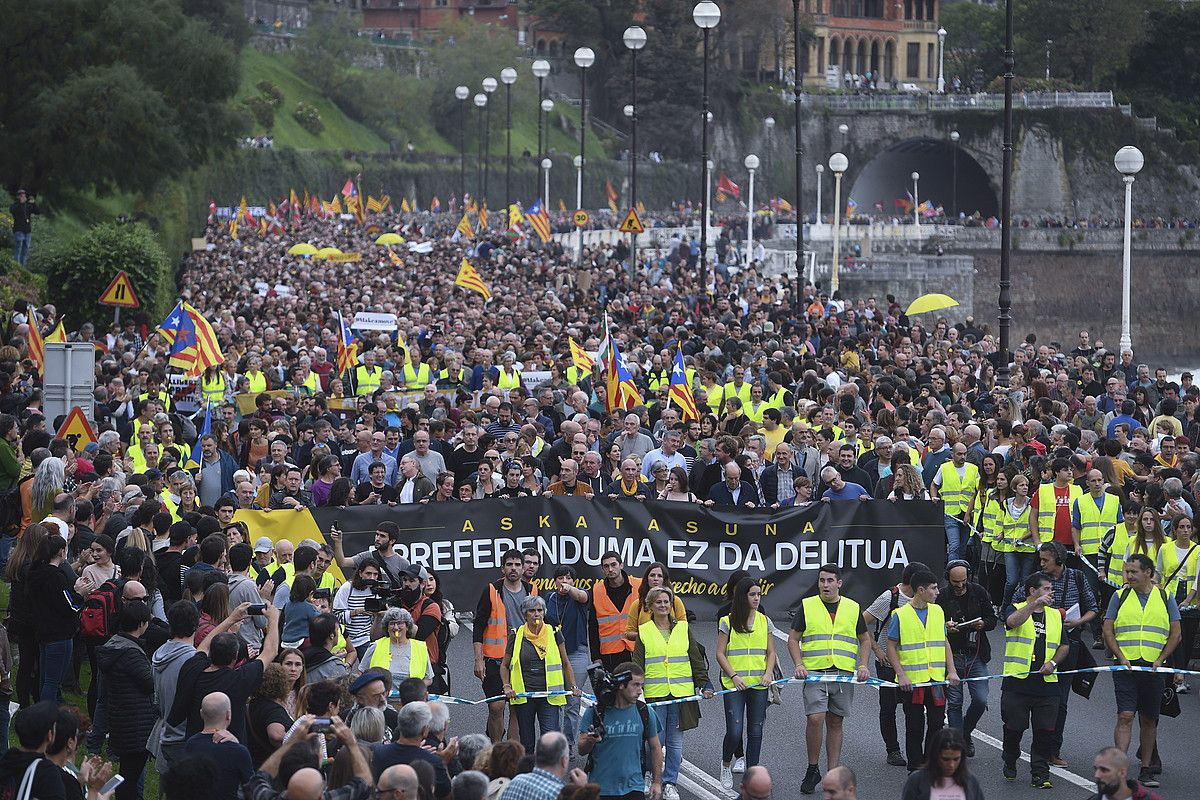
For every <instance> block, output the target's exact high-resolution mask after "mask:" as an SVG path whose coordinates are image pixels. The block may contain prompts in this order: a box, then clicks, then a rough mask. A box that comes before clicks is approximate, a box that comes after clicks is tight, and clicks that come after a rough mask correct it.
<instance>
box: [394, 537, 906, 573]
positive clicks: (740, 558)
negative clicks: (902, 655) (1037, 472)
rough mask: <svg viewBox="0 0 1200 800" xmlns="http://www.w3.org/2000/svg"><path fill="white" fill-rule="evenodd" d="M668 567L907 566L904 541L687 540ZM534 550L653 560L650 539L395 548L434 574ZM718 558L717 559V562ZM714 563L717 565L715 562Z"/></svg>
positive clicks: (679, 542)
mask: <svg viewBox="0 0 1200 800" xmlns="http://www.w3.org/2000/svg"><path fill="white" fill-rule="evenodd" d="M665 544H666V551H667V567H668V568H669V569H673V570H676V569H678V570H688V571H692V572H696V573H702V572H706V571H716V570H719V571H722V572H729V571H732V570H736V569H748V570H750V571H751V572H755V573H762V572H768V571H772V570H773V571H775V572H786V571H794V570H799V571H803V572H816V570H817V569H818V568H819V567H820V566H821V565H822V564H828V563H834V564H837V565H838V566H840V567H842V568H843V569H856V568H859V567H866V568H869V569H873V570H893V569H897V568H903V567H904V566H906V565H907V564H908V561H909V559H908V553H907V551H906V550H905V547H904V542H903V541H902V540H899V539H896V540H886V539H883V540H876V539H843V540H840V541H806V542H800V543H799V544H795V543H792V542H776V543H774V549H773V550H772V549H771V548H770V546H769V545H768V546H766V553H765V554H764V552H763V550H764V548H763V546H762V545H760V544H758V543H751V544H748V545H745V546H743V545H739V544H737V543H735V542H721V543H720V544H719V546H718V547H717V548H715V549H714V548H712V547H710V545H709V544H708V543H707V542H698V541H695V540H687V539H668V540H667V541H666V543H665ZM528 547H533V548H536V549H537V550H538V552H540V553H541V554H542V559H543V560H544V561H545V562H546V563H548V564H554V565H560V564H580V563H582V564H587V565H589V566H593V567H596V566H599V564H600V557H601V556H602V555H603V554H604V553H605V552H607V551H608V550H616V551H617V552H618V553H620V554H621V560H622V561H623V562H624V564H625V567H626V568H627V569H630V570H633V571H640V570H641V569H642V568H644V567H645V566H647V565H648V564H650V563H651V562H653V561H654V560H655V558H656V557H655V554H654V549H653V547H652V545H651V541H650V540H649V539H642V540H641V541H639V542H634V541H633V540H632V539H630V538H628V537H620V538H618V537H615V536H568V535H562V536H557V535H549V536H515V537H511V538H510V537H497V538H478V539H450V540H439V541H434V542H408V543H403V544H397V545H396V552H397V553H399V554H400V555H401V556H403V557H405V558H407V559H408V560H409V561H411V562H413V563H415V564H421V565H423V566H426V567H429V568H431V569H433V570H436V571H438V572H441V571H443V570H455V571H456V570H462V569H477V570H492V569H499V568H500V567H501V566H502V564H501V559H502V558H503V557H504V554H505V553H506V552H508V551H509V550H513V549H516V550H524V549H525V548H528ZM714 555H715V559H714ZM714 560H715V561H716V563H713V561H714Z"/></svg>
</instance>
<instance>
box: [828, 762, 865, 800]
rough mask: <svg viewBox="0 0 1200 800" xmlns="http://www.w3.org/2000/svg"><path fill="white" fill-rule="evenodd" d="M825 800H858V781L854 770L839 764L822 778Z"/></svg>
mask: <svg viewBox="0 0 1200 800" xmlns="http://www.w3.org/2000/svg"><path fill="white" fill-rule="evenodd" d="M821 797H822V798H823V800H858V779H857V778H856V777H855V776H854V770H852V769H850V768H849V767H847V766H846V765H845V764H839V765H838V766H836V767H834V768H833V769H831V770H829V772H826V773H825V777H823V778H821Z"/></svg>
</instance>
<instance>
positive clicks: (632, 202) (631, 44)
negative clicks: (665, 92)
mask: <svg viewBox="0 0 1200 800" xmlns="http://www.w3.org/2000/svg"><path fill="white" fill-rule="evenodd" d="M621 41H623V42H624V43H625V47H626V48H628V49H629V58H630V70H631V71H632V78H633V80H632V86H631V87H630V88H631V90H632V94H633V103H632V104H630V105H627V106H625V116H627V117H629V207H630V208H637V201H638V193H637V160H638V143H637V122H638V120H637V102H638V91H637V57H638V51H639V50H641V49H642V48H643V47H645V46H646V31H645V30H643V29H642V27H641V26H639V25H630V26H629V27H628V28H626V29H625V33H623V34H621ZM630 252H631V253H632V254H633V256H632V257H633V264H634V266H636V265H637V234H636V233H634V234H631V235H630Z"/></svg>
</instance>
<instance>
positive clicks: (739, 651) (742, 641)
mask: <svg viewBox="0 0 1200 800" xmlns="http://www.w3.org/2000/svg"><path fill="white" fill-rule="evenodd" d="M720 623H724V624H725V627H726V628H728V629H729V644H727V645H726V646H725V658H727V659H729V666H731V667H733V671H734V672H736V673H738V674H739V675H741V676H742V677H743V678H745V679H746V684H747V685H749V686H750V687H751V688H752V689H766V688H767V687H766V686H759V685H758V681H759V679H760V678H761V677H762V675H763V673H764V672H766V671H767V637H769V636H770V635H771V634H770V633H768V632H767V627H768V623H767V618H766V616H765V615H764V614H763V613H762V612H761V611H755V612H754V627H753V629H752V630H751V631H750V632H749V633H738V632H737V631H735V630H734V629H733V622H732V621H731V620H730V618H729V617H728V616H724V617H721V620H720V622H719V623H718V626H719V625H720ZM721 685H722V686H724V687H725V688H726V689H732V688H733V680H732V679H731V678H729V677H728V676H727V675H722V676H721Z"/></svg>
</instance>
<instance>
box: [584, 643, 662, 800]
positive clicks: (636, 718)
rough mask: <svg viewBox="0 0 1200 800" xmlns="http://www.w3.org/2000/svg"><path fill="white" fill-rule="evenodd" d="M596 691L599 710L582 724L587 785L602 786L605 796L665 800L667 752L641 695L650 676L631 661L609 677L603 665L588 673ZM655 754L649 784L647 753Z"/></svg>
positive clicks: (589, 711) (586, 713)
mask: <svg viewBox="0 0 1200 800" xmlns="http://www.w3.org/2000/svg"><path fill="white" fill-rule="evenodd" d="M589 677H590V678H591V679H592V687H593V688H594V689H595V690H596V697H597V703H596V705H595V707H593V708H588V709H586V710H585V711H584V712H583V718H582V719H581V720H580V721H579V739H578V741H579V755H581V756H587V759H588V762H587V773H588V781H589V782H590V783H596V784H599V785H600V796H601V797H602V798H618V797H620V798H631V799H632V800H638V798H642V797H646V798H648V800H661V798H662V796H663V782H662V779H663V751H662V745H661V744H660V737H659V728H660V725H659V722H658V716H657V715H655V714H652V713H650V709H649V708H648V707H647V706H646V704H645V703H643V702H642V701H640V700H639V699H638V697H639V696H640V695H641V693H642V689H643V687H644V686H645V684H646V673H645V671H644V670H643V669H642V668H641V667H639V666H638V665H637V664H634V663H633V662H631V661H626V662H624V663H622V664H619V665H618V666H617V669H616V672H615V673H613V674H609V673H607V672H605V671H604V670H603V668H601V667H597V668H594V670H593V671H592V672H591V673H589ZM643 750H647V751H649V753H650V786H649V787H647V786H646V784H645V780H644V778H643V776H642V752H643Z"/></svg>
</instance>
